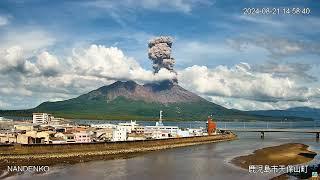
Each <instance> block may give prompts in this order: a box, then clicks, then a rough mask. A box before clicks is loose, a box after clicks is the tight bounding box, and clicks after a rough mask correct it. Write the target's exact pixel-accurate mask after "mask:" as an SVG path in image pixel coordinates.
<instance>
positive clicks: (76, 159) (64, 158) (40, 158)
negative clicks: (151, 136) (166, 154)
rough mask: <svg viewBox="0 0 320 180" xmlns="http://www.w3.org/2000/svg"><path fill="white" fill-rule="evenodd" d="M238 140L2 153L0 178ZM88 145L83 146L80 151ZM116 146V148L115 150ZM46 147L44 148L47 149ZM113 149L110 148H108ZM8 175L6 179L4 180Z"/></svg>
mask: <svg viewBox="0 0 320 180" xmlns="http://www.w3.org/2000/svg"><path fill="white" fill-rule="evenodd" d="M235 139H237V136H236V135H235V134H232V133H231V134H223V135H214V136H200V137H192V138H177V139H167V140H159V141H157V140H153V141H143V142H136V143H135V142H128V143H119V144H116V143H109V144H104V145H103V146H101V145H97V146H95V145H94V144H93V145H88V146H90V149H85V148H83V150H79V149H77V148H73V147H72V146H68V147H65V149H64V151H61V148H60V149H59V151H58V150H57V149H55V148H52V151H51V152H48V151H46V150H43V149H42V148H43V146H39V147H35V148H37V149H36V150H39V152H40V150H41V151H43V153H37V152H34V153H32V152H33V151H21V150H19V149H18V150H16V151H15V152H14V151H9V150H8V152H3V151H1V150H0V178H5V177H9V176H13V175H15V174H19V173H8V174H6V175H5V173H6V172H7V168H8V166H54V165H57V164H75V163H82V162H88V161H94V160H110V159H126V158H131V157H135V156H138V155H139V154H144V153H148V152H152V151H160V150H164V149H171V148H179V147H187V146H194V145H201V144H209V143H217V142H223V141H231V140H235ZM82 146H83V147H85V146H86V145H81V146H80V147H82ZM112 146H114V147H112ZM44 147H45V146H44ZM70 147H71V148H70ZM109 147H110V148H109ZM32 150H35V149H34V147H33V149H32ZM3 175H5V177H1V176H3Z"/></svg>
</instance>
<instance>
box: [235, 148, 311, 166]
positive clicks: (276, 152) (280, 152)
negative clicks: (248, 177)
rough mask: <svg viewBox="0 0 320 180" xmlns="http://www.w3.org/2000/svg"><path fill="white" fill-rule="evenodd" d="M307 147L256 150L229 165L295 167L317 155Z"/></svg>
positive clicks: (237, 158)
mask: <svg viewBox="0 0 320 180" xmlns="http://www.w3.org/2000/svg"><path fill="white" fill-rule="evenodd" d="M308 147H309V146H307V145H305V144H298V143H288V144H282V145H280V146H273V147H267V148H263V149H258V150H256V151H254V152H253V153H252V154H250V155H247V156H240V157H236V158H234V159H233V160H232V161H231V163H233V164H235V165H237V166H240V167H242V168H244V169H248V167H249V165H270V166H272V165H285V166H287V165H296V164H302V163H306V162H309V161H311V160H312V159H313V158H314V157H315V156H316V155H317V154H316V153H315V152H312V151H310V150H308Z"/></svg>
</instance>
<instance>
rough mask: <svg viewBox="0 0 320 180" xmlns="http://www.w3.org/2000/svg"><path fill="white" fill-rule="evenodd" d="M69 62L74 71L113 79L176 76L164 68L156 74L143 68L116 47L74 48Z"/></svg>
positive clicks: (154, 78) (161, 78)
mask: <svg viewBox="0 0 320 180" xmlns="http://www.w3.org/2000/svg"><path fill="white" fill-rule="evenodd" d="M68 63H69V64H70V66H71V67H72V68H73V72H75V73H77V74H83V75H88V76H95V77H101V78H106V79H112V80H128V79H132V80H137V81H142V82H146V81H155V80H157V81H159V80H163V79H168V78H170V77H173V76H175V74H174V73H170V72H169V71H166V70H162V71H161V72H159V73H158V74H156V75H154V74H153V73H152V71H148V70H145V69H143V68H142V67H141V66H140V65H139V64H138V63H137V62H136V60H134V59H133V58H130V57H126V56H125V55H124V54H123V52H122V51H121V50H120V49H118V48H116V47H110V48H107V47H105V46H101V45H91V46H90V47H89V48H87V49H82V50H74V51H73V54H72V56H71V57H69V59H68Z"/></svg>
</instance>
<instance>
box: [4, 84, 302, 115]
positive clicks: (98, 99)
mask: <svg viewBox="0 0 320 180" xmlns="http://www.w3.org/2000/svg"><path fill="white" fill-rule="evenodd" d="M160 110H162V111H163V114H164V118H165V119H166V120H194V121H200V120H206V119H207V117H208V116H209V115H211V114H212V115H213V116H214V118H215V119H216V120H219V121H266V120H267V121H277V120H279V121H280V118H277V117H268V116H261V115H252V114H249V113H246V112H243V111H239V110H233V109H227V108H224V107H222V106H219V105H217V104H214V103H212V102H209V101H207V100H205V99H203V98H201V97H199V96H197V95H195V94H193V93H191V92H189V91H187V90H185V89H183V88H182V87H180V86H178V85H176V84H158V85H154V84H147V85H143V86H142V85H139V84H136V83H135V82H132V81H129V82H116V83H114V84H111V85H109V86H103V87H101V88H99V89H97V90H94V91H91V92H89V93H87V94H84V95H81V96H79V97H77V98H73V99H69V100H65V101H57V102H44V103H42V104H40V105H39V106H37V107H35V108H33V109H28V110H12V111H9V110H8V111H0V115H10V116H31V115H32V113H33V112H48V113H52V114H53V115H54V116H57V117H65V118H79V119H108V120H130V119H132V120H156V119H158V114H159V111H160ZM291 120H308V119H304V118H292V119H291Z"/></svg>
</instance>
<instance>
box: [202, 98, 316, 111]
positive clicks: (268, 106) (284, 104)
mask: <svg viewBox="0 0 320 180" xmlns="http://www.w3.org/2000/svg"><path fill="white" fill-rule="evenodd" d="M207 99H209V100H210V101H212V102H214V103H216V104H219V105H222V106H224V107H226V108H229V109H238V110H243V111H250V110H279V109H288V108H292V107H312V108H320V102H319V101H318V100H314V101H306V102H300V101H278V102H261V101H255V100H250V99H243V98H232V97H221V96H208V97H207Z"/></svg>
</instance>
